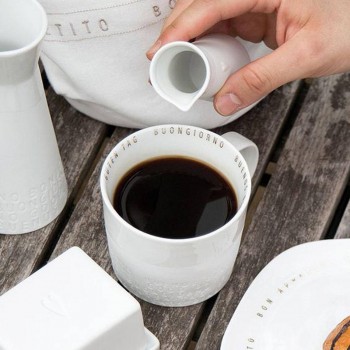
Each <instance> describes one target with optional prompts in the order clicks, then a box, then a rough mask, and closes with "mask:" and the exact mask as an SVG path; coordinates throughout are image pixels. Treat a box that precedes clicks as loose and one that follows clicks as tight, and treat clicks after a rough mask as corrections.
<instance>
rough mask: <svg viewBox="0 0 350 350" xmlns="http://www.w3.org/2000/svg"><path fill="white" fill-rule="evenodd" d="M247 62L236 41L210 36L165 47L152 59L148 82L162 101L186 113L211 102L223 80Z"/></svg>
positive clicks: (177, 42) (223, 35)
mask: <svg viewBox="0 0 350 350" xmlns="http://www.w3.org/2000/svg"><path fill="white" fill-rule="evenodd" d="M250 61H251V60H250V56H249V54H248V52H247V50H246V49H245V47H244V46H243V45H242V44H241V43H240V42H239V41H238V40H237V39H235V38H233V37H231V36H229V35H225V34H209V35H206V36H204V37H202V38H200V39H198V40H196V41H195V42H194V43H189V42H184V41H175V42H172V43H169V44H166V45H164V46H163V47H162V48H161V49H160V50H159V51H158V52H157V53H156V54H155V56H154V57H153V59H152V62H151V65H150V80H151V83H152V86H153V87H154V89H155V91H156V92H157V93H158V94H159V95H160V96H161V97H163V98H164V99H165V100H166V101H168V102H170V103H172V104H173V105H175V106H176V107H178V108H179V109H180V110H182V111H185V112H186V111H188V110H190V108H191V107H192V106H193V105H194V103H195V102H196V101H197V100H198V99H204V100H209V101H210V100H212V98H213V96H214V95H215V94H216V93H217V92H218V91H219V90H220V88H221V87H222V86H223V85H224V83H225V81H226V79H227V78H228V77H229V76H230V75H231V74H232V73H234V72H235V71H237V70H238V69H240V68H242V67H243V66H244V65H246V64H248V63H249V62H250Z"/></svg>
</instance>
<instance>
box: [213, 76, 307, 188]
mask: <svg viewBox="0 0 350 350" xmlns="http://www.w3.org/2000/svg"><path fill="white" fill-rule="evenodd" d="M300 86H301V82H300V81H297V82H293V83H291V84H288V85H285V86H283V87H282V88H280V89H277V90H275V91H274V92H273V93H272V94H270V95H269V96H268V97H267V98H266V99H264V100H263V101H261V102H260V103H259V104H258V105H257V106H256V107H254V109H253V110H252V111H251V112H249V113H247V114H245V115H244V116H243V117H241V118H239V119H238V120H236V121H234V122H233V123H231V124H229V125H225V126H223V127H220V128H217V129H215V130H214V131H216V132H218V133H219V134H223V133H225V132H228V131H236V132H238V133H240V134H242V135H244V136H246V137H247V138H248V139H250V140H252V141H253V142H255V143H256V145H257V146H258V148H259V153H260V156H259V164H258V167H257V170H256V172H255V174H254V177H253V188H252V193H254V192H255V191H256V188H257V186H258V184H259V182H260V179H261V177H262V175H263V174H264V172H265V169H266V167H267V164H268V162H269V160H270V157H271V153H272V151H273V150H274V148H275V146H276V143H277V140H278V138H279V136H280V133H281V130H282V128H283V126H284V125H285V123H286V120H287V116H288V113H289V111H290V108H291V106H292V105H293V102H294V100H295V98H296V96H297V91H298V89H299V88H300Z"/></svg>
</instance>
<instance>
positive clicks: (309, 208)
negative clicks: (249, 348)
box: [197, 75, 350, 350]
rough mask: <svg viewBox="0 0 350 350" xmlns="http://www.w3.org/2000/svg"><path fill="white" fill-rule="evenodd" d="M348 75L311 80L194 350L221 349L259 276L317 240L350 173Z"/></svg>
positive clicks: (349, 93) (349, 90)
mask: <svg viewBox="0 0 350 350" xmlns="http://www.w3.org/2000/svg"><path fill="white" fill-rule="evenodd" d="M347 101H350V75H341V76H334V77H331V78H324V79H319V80H315V81H314V82H313V84H312V86H311V89H310V90H309V92H308V95H307V96H306V100H305V102H304V104H303V108H302V110H301V112H300V114H299V116H298V118H297V119H296V122H295V124H294V127H293V129H292V130H291V133H290V135H289V138H288V140H287V142H286V144H285V148H284V149H283V151H282V154H281V156H280V159H279V161H278V165H277V169H276V172H275V173H274V174H273V176H272V178H271V180H270V182H269V184H268V186H267V189H266V192H265V196H264V197H263V199H262V201H261V202H260V204H259V206H258V209H257V211H256V213H255V216H254V219H253V221H252V223H251V225H250V228H249V229H248V232H247V234H246V236H245V239H244V241H243V243H242V245H241V249H240V253H239V255H238V258H237V261H236V264H235V267H234V271H233V274H232V276H231V279H230V281H229V283H228V284H227V285H226V286H225V288H224V289H223V290H222V291H221V293H220V294H219V296H218V298H217V300H216V303H215V305H214V308H213V310H212V312H211V314H210V317H209V319H208V321H207V323H206V327H205V328H204V330H203V332H202V334H201V337H200V339H199V342H198V345H197V349H210V350H215V349H219V348H220V344H221V340H222V336H223V334H224V331H225V329H226V327H227V324H228V322H229V320H230V318H231V316H232V314H233V312H234V310H235V309H236V307H237V305H238V303H239V301H240V300H241V298H242V296H243V294H244V292H245V291H246V289H247V287H248V286H249V284H250V283H251V281H252V280H253V279H254V277H255V276H256V275H257V273H258V272H259V271H260V270H261V269H262V268H263V267H264V266H265V265H266V264H267V263H268V262H269V261H271V259H272V258H273V257H275V256H276V255H277V254H279V253H281V252H283V251H284V250H286V249H287V248H289V247H292V246H294V245H297V244H300V243H303V242H306V241H314V240H318V239H321V238H322V237H323V236H324V235H325V233H326V230H327V228H328V226H329V223H330V221H331V219H332V217H333V214H334V208H336V207H337V204H338V201H339V199H340V197H341V195H342V193H343V191H344V188H345V186H346V183H347V181H348V176H349V173H350V147H349V139H350V103H349V102H347Z"/></svg>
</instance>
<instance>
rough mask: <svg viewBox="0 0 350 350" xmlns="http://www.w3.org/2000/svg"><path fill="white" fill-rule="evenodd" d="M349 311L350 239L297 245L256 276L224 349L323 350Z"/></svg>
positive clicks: (224, 341)
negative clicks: (328, 338) (328, 337)
mask: <svg viewBox="0 0 350 350" xmlns="http://www.w3.org/2000/svg"><path fill="white" fill-rule="evenodd" d="M349 315H350V239H339V240H325V241H317V242H311V243H306V244H302V245H299V246H296V247H293V248H291V249H289V250H287V251H285V252H284V253H282V254H280V255H279V256H277V257H276V258H275V259H273V260H272V261H271V262H270V263H269V264H268V265H267V266H266V267H265V268H264V269H263V270H262V271H261V272H260V273H259V275H258V276H257V277H256V279H255V280H254V281H253V283H252V284H251V286H250V287H249V288H248V290H247V292H246V293H245V295H244V296H243V298H242V300H241V302H240V304H239V305H238V307H237V309H236V311H235V313H234V315H233V316H232V319H231V321H230V323H229V325H228V328H227V330H226V332H225V335H224V338H223V341H222V344H221V350H248V349H251V350H302V349H305V350H322V344H323V342H324V340H325V339H326V338H327V336H328V334H329V333H330V332H331V330H332V329H333V328H334V327H335V326H336V325H337V324H338V323H339V322H341V321H342V320H343V319H344V318H345V317H347V316H349Z"/></svg>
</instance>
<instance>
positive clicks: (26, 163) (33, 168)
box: [0, 0, 67, 234]
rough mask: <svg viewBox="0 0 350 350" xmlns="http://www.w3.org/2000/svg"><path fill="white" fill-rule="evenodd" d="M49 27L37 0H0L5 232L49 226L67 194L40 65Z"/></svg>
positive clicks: (1, 215) (0, 167)
mask: <svg viewBox="0 0 350 350" xmlns="http://www.w3.org/2000/svg"><path fill="white" fill-rule="evenodd" d="M46 28H47V18H46V14H45V11H44V10H43V8H42V7H41V6H40V5H39V4H38V3H37V2H36V1H35V0H0V233H7V234H18V233H25V232H30V231H34V230H37V229H39V228H41V227H43V226H45V225H46V224H48V223H50V222H51V221H52V220H53V219H54V218H55V217H56V216H57V215H58V214H59V213H60V212H61V210H62V208H63V207H64V205H65V203H66V199H67V183H66V178H65V176H64V171H63V166H62V162H61V158H60V154H59V150H58V146H57V141H56V137H55V133H54V129H53V126H52V122H51V118H50V114H49V110H48V107H47V102H46V97H45V92H44V89H43V84H42V80H41V75H40V71H39V67H38V57H39V45H40V43H41V41H42V39H43V37H44V36H45V33H46Z"/></svg>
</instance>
